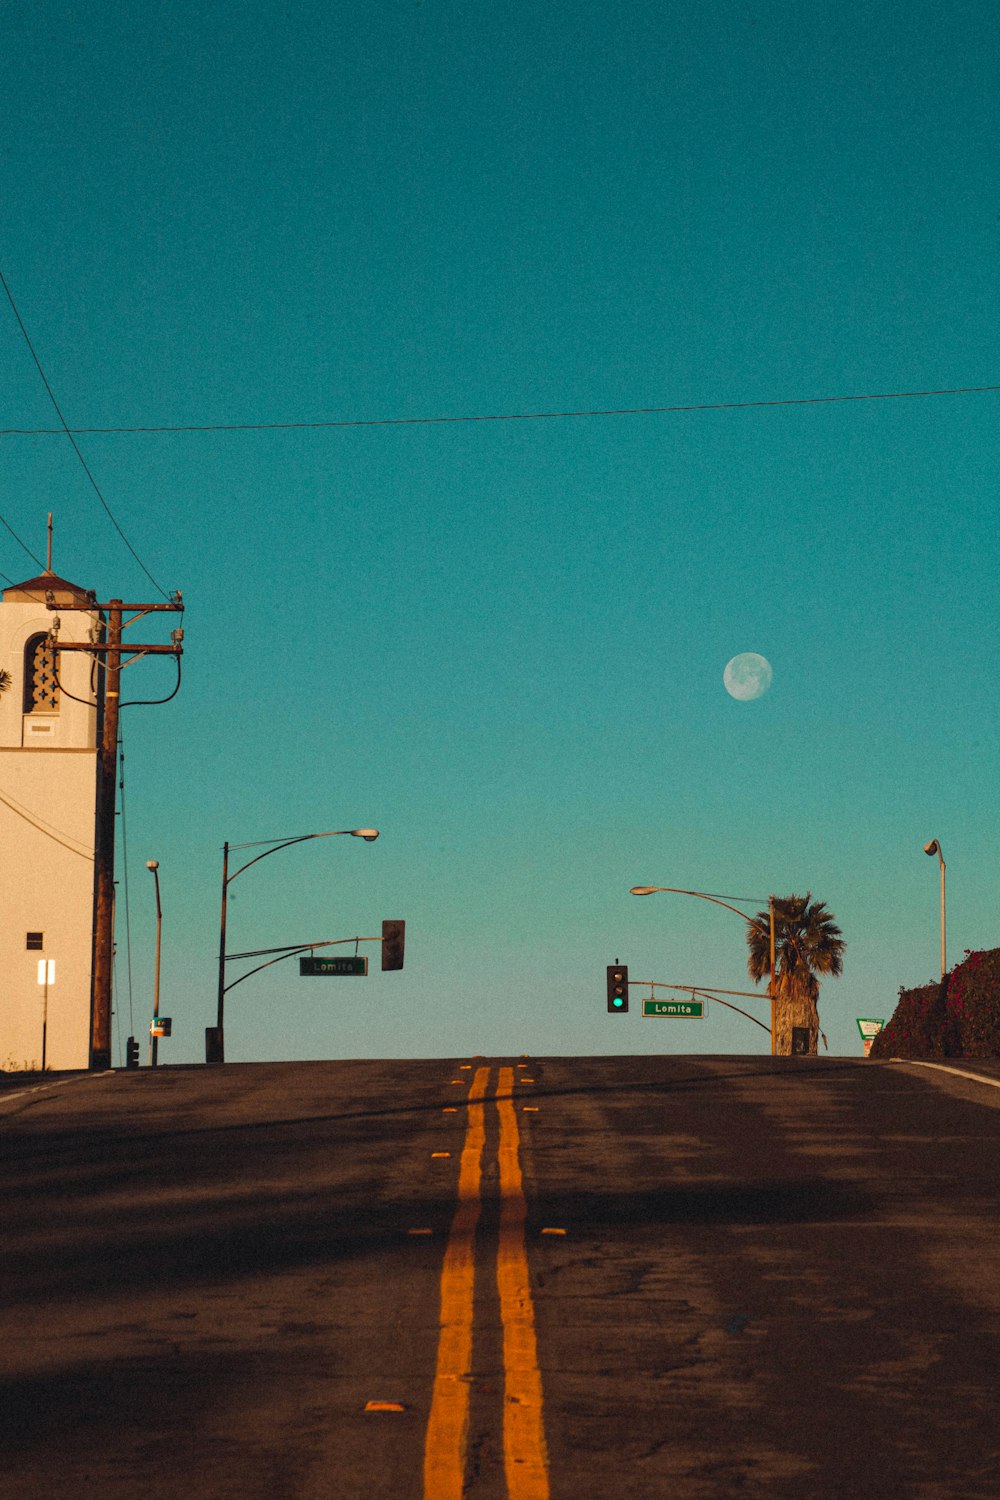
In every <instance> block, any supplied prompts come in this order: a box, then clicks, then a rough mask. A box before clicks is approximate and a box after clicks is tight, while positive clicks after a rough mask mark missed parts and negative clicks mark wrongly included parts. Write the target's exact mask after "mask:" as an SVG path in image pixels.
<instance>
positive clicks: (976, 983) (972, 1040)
mask: <svg viewBox="0 0 1000 1500" xmlns="http://www.w3.org/2000/svg"><path fill="white" fill-rule="evenodd" d="M947 1013H948V1029H949V1030H952V1029H953V1030H954V1031H956V1032H957V1034H958V1040H959V1052H958V1053H957V1054H954V1053H953V1054H951V1055H952V1056H956V1055H957V1056H960V1057H1000V948H989V949H987V950H986V951H984V952H978V953H971V952H969V950H968V949H966V957H965V961H964V963H960V964H959V965H958V966H957V968H955V969H953V970H952V972H951V974H950V976H949V979H948V999H947Z"/></svg>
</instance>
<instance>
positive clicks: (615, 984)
mask: <svg viewBox="0 0 1000 1500" xmlns="http://www.w3.org/2000/svg"><path fill="white" fill-rule="evenodd" d="M627 1010H628V965H627V964H608V1012H609V1014H610V1015H613V1016H620V1015H624V1014H625V1012H626V1011H627Z"/></svg>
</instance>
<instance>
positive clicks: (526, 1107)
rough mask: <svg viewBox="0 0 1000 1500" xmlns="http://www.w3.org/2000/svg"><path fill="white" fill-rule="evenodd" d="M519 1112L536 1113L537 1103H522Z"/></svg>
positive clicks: (523, 1113) (524, 1113)
mask: <svg viewBox="0 0 1000 1500" xmlns="http://www.w3.org/2000/svg"><path fill="white" fill-rule="evenodd" d="M521 1113H522V1115H537V1113H538V1105H537V1104H522V1105H521Z"/></svg>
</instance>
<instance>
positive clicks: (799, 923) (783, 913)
mask: <svg viewBox="0 0 1000 1500" xmlns="http://www.w3.org/2000/svg"><path fill="white" fill-rule="evenodd" d="M846 946H847V944H846V943H845V942H844V939H843V938H842V937H841V934H840V928H839V927H838V926H837V924H836V922H835V921H834V920H833V914H832V912H830V911H829V910H828V909H827V906H826V903H825V902H823V901H813V900H812V895H811V892H809V891H807V892H806V894H805V895H804V896H784V897H776V898H775V901H774V959H775V1006H774V1050H775V1052H776V1053H777V1054H778V1055H779V1056H781V1057H789V1056H791V1052H792V1028H793V1027H804V1028H806V1029H807V1030H808V1033H809V1047H808V1051H809V1055H810V1056H811V1057H815V1055H816V1051H817V1045H818V1040H819V1011H818V1009H817V1004H816V1002H817V1000H818V998H819V981H818V979H817V978H816V975H817V974H839V973H840V972H841V970H842V969H843V954H844V949H845V948H846ZM747 947H748V948H749V950H750V951H749V954H748V956H747V968H748V969H749V971H750V977H751V979H754V980H757V981H758V982H759V981H760V980H761V979H763V978H765V977H768V978H770V974H771V935H770V914H769V913H768V912H766V911H759V912H758V913H757V915H756V917H755V918H753V925H752V926H749V927H748V928H747Z"/></svg>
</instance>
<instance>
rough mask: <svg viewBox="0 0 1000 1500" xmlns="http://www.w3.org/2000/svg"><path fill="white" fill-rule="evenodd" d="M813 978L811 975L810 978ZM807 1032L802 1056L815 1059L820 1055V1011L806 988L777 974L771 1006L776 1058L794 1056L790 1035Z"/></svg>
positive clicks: (814, 998)
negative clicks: (773, 1001) (774, 996)
mask: <svg viewBox="0 0 1000 1500" xmlns="http://www.w3.org/2000/svg"><path fill="white" fill-rule="evenodd" d="M811 977H812V976H810V978H811ZM797 1030H798V1031H799V1032H800V1038H799V1041H800V1046H801V1032H803V1031H804V1032H806V1033H807V1046H806V1051H805V1054H802V1053H801V1051H800V1052H799V1055H805V1056H807V1057H816V1056H817V1054H818V1052H819V1011H818V1010H817V1008H816V996H815V995H814V994H813V993H812V992H811V989H807V988H806V987H805V986H803V985H801V984H798V983H796V982H795V981H794V980H793V979H791V978H790V977H787V976H785V975H782V974H781V972H780V970H779V972H778V994H777V997H776V999H775V1003H774V1051H775V1055H776V1056H777V1057H791V1056H793V1051H794V1049H793V1041H794V1040H795V1038H794V1037H793V1032H795V1031H797Z"/></svg>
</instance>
